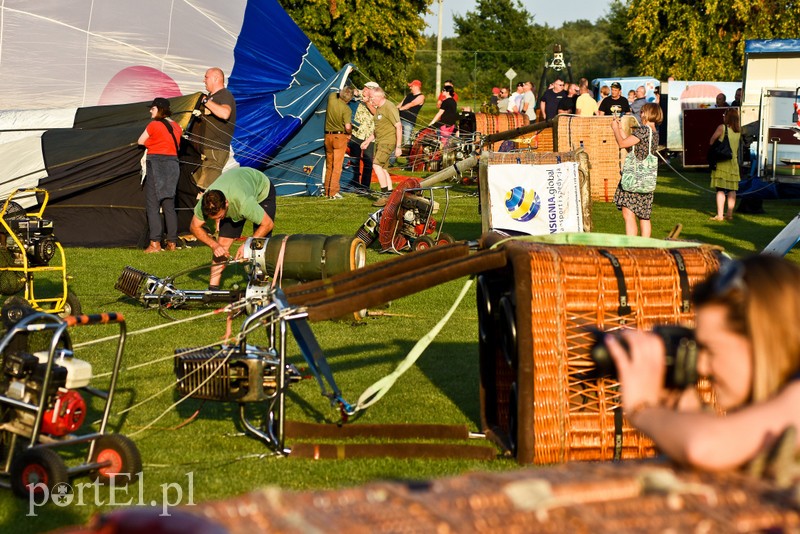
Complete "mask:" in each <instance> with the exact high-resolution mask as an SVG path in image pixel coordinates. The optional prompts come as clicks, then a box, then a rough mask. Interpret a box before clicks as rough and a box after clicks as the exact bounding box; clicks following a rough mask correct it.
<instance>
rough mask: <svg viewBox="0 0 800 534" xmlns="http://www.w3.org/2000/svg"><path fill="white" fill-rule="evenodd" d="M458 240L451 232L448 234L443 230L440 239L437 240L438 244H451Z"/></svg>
mask: <svg viewBox="0 0 800 534" xmlns="http://www.w3.org/2000/svg"><path fill="white" fill-rule="evenodd" d="M455 242H456V240H455V239H454V238H453V236H451V235H450V234H446V233H444V232H442V233H441V234H439V239H437V240H436V244H437V245H449V244H450V243H455Z"/></svg>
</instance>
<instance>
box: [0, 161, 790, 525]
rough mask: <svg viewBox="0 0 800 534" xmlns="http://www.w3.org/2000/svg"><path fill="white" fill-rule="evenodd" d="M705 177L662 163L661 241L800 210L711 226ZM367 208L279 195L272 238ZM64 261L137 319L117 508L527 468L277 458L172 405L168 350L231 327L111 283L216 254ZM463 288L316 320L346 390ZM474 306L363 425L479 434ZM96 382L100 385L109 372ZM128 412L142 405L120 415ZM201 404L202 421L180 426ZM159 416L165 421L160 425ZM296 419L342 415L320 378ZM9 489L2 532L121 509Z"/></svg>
mask: <svg viewBox="0 0 800 534" xmlns="http://www.w3.org/2000/svg"><path fill="white" fill-rule="evenodd" d="M707 184H708V174H707V173H704V172H693V173H687V177H686V179H685V178H682V177H679V176H677V175H676V174H675V173H674V172H673V171H671V170H669V169H667V168H665V167H663V168H662V169H661V172H660V178H659V185H658V189H657V192H656V197H655V198H656V200H655V206H654V210H653V236H654V237H664V236H666V235H667V233H668V232H669V231H670V230H671V229H672V228H673V226H675V225H676V224H678V223H680V224H682V225H683V232H682V234H681V237H682V238H684V239H690V240H698V241H702V242H705V243H710V244H715V245H719V246H721V247H723V248H725V250H727V251H728V252H729V253H730V254H732V255H734V256H738V255H743V254H747V253H752V252H757V251H759V250H760V249H761V248H763V247H764V246H765V245H766V244H767V243H768V242H769V241H770V240H771V239H772V238H773V237H774V236H775V235H776V234H777V233H778V232H779V231H780V229H781V228H783V226H784V225H785V224H786V223H787V222H788V221H789V220H791V219H792V218H793V217H794V216H795V215H796V214H797V212H798V210H800V202H797V201H774V202H766V203H765V209H766V211H767V213H766V214H763V215H738V216H737V217H736V219H735V220H734V221H733V222H732V223H730V222H723V223H720V222H715V221H710V220H709V217H710V216H711V215H712V214H713V213H712V211H713V195H712V193H711V192H709V191H708V189H707ZM475 193H476V188H475V187H474V186H461V185H459V186H454V187H453V189H452V195H451V203H450V210H449V212H448V218H447V221H446V222H445V231H447V232H449V233H451V234H452V235H454V236H455V237H456V239H474V238H477V237H478V236H479V235H480V232H481V226H480V216H479V214H478V210H477V198H476V196H475ZM370 203H371V201H370V200H368V199H366V198H363V197H357V196H353V195H348V196H346V198H345V199H344V200H341V201H337V202H326V201H323V200H320V199H317V198H284V197H279V199H278V214H277V217H276V233H290V234H294V233H321V234H353V233H355V231H356V230H357V228H358V227H359V226H360V225H361V224H362V223H363V222H364V220H365V219H366V218H367V216H368V215H369V214H370V213H372V212H373V211H374V209H375V208H372V207H371V206H370ZM593 221H594V228H595V231H597V232H606V233H622V232H623V224H622V218H621V216H620V215H619V213H618V212H617V210H616V208H615V207H614V206H613V205H610V204H604V203H595V204H594V211H593ZM56 230H57V229H56ZM797 254H798V253H797V252H792V253H791V255H790V257H791V258H793V259H794V260H797V259H798V256H797ZM67 258H68V271H69V273H70V274H71V275H72V277H73V281H72V285H71V287H72V288H73V290H74V291H75V292H76V293H77V294H78V296H79V297H80V300H81V303H82V306H83V311H84V312H85V313H93V312H103V311H106V312H107V311H118V312H122V313H124V314H125V316H126V318H127V324H128V329H129V337H128V342H127V346H126V351H125V356H124V366H125V367H126V369H125V370H124V372H123V373H122V376H121V380H120V387H119V390H118V398H117V400H116V402H115V410H114V412H115V415H114V417H112V423H113V429H114V430H115V431H118V432H120V433H122V434H126V435H128V436H130V437H132V439H133V440H134V441H135V442H136V444H137V445H138V447H139V449H140V451H141V454H142V458H143V462H144V476H143V480H142V481H141V482H140V483H139V484H138V485H137V486H134V488H133V489H132V490H131V492H130V493H128V494H126V493H124V492H118V493H117V494H116V502H118V503H119V502H126V501H128V500H129V499H133V502H132V504H138V503H139V502H140V497H139V496H140V495H141V496H142V499H141V502H144V503H151V502H155V503H157V505H159V506H160V505H162V504H163V503H164V494H163V491H164V487H165V485H167V484H177V485H180V486H181V487H182V490H183V492H184V494H183V499H182V502H183V503H184V504H186V503H187V502H188V501H187V499H188V492H189V490H190V489H191V491H192V499H193V501H194V502H201V501H205V500H210V499H222V498H226V497H230V496H234V495H238V494H241V493H244V492H247V491H250V490H253V489H255V488H259V487H263V486H268V485H274V486H279V487H281V488H287V489H297V490H304V489H314V488H336V487H343V486H351V485H356V484H361V483H364V482H366V481H370V480H375V479H421V478H430V477H441V476H448V475H454V474H458V473H463V472H465V471H469V470H476V469H480V470H499V469H515V468H517V465H516V464H515V463H514V461H512V460H508V459H498V460H494V461H491V462H474V461H461V460H447V461H431V460H392V459H380V460H339V461H317V462H314V461H308V460H301V459H293V458H291V457H289V458H275V457H271V456H269V455H268V454H267V453H268V452H269V451H268V450H267V449H266V448H265V447H264V445H262V444H261V443H260V442H258V441H256V440H254V439H252V438H250V437H246V436H243V435H242V434H241V431H242V429H241V428H240V426H239V425H238V422H237V413H236V407H235V405H232V404H222V403H213V402H207V403H205V404H202V403H201V402H200V401H196V400H188V401H186V402H183V403H182V404H180V405H178V406H177V407H176V406H173V403H175V402H176V401H178V400H179V397H178V395H177V394H176V393H175V391H174V387H173V384H174V375H173V370H172V362H171V355H172V354H173V351H174V349H175V348H178V347H197V346H200V345H205V344H209V343H213V342H214V341H215V340H218V339H219V338H220V336H222V334H223V332H224V318H222V317H220V316H214V317H207V318H202V319H197V320H194V321H190V322H185V323H181V324H172V323H170V322H169V321H167V320H166V319H164V318H162V317H160V316H159V315H158V314H157V312H156V311H154V310H147V309H144V308H143V307H142V306H141V305H139V304H138V303H136V302H133V301H131V300H130V299H127V298H125V297H124V296H123V295H122V294H121V293H119V292H117V291H115V290H114V289H113V286H114V283H115V282H116V279H117V277H118V276H119V274H120V273H121V271H122V269H123V268H124V267H125V266H126V265H131V266H133V267H136V268H137V269H140V270H143V271H145V272H148V273H152V274H154V275H156V276H162V277H163V276H168V275H171V274H173V273H176V272H178V271H181V270H183V269H187V268H190V267H193V266H201V265H203V264H206V263H207V262H208V260H209V251H208V249H207V248H205V247H195V248H190V249H184V250H180V251H177V252H175V253H161V254H151V255H145V254H142V253H141V251H139V250H131V249H106V250H102V249H82V248H69V249H68V250H67ZM387 259H389V257H387V256H385V255H380V254H378V253H377V252H376V251H375V250H374V249H371V250H370V251H369V253H368V262H378V261H384V260H387ZM206 276H207V274H206V270H205V269H203V270H199V271H196V272H195V273H193V274H191V275H188V276H186V277H183V278H179V279H178V280H177V281H176V283H177V285H179V287H184V288H199V287H202V286H203V284H205V283H206V281H207V278H206ZM243 281H244V273H243V272H242V271H241V270H237V269H236V268H229V270H228V271H227V274H226V278H225V284H226V285H231V284H233V283H235V282H243ZM463 283H464V280H463V279H462V280H457V281H453V282H450V283H447V284H444V285H441V286H439V287H436V288H433V289H430V290H427V291H424V292H422V293H419V294H416V295H413V296H410V297H407V298H403V299H399V300H396V301H394V302H392V303H391V305H390V306H389V307H387V308H382V309H380V310H377V311H378V312H380V313H379V314H377V315H376V316H370V317H367V318H366V319H365V320H363V321H360V322H358V323H352V322H326V323H316V324H313V330H314V333H315V334H316V336H317V338H318V340H319V342H320V345H321V346H322V347H323V348H324V349H325V351H326V353H327V356H328V358H329V361H330V364H331V367H332V369H333V372H334V375H335V377H336V379H337V382H338V383H339V385H340V387H341V388H342V390H343V392H344V395H345V397H346V398H347V399H348V400H350V401H351V402H353V401H355V400H356V399H357V398H358V396H359V395H360V393H361V392H362V391H363V390H364V389H365V388H366V387H367V386H368V385H370V384H372V383H373V382H374V381H375V380H377V379H379V378H381V377H383V376H384V375H386V374H387V373H389V372H390V371H392V370H393V369H394V367H395V366H396V365H397V363H399V362H400V360H401V359H402V358H403V357H404V356H405V355H406V354H407V352H408V351H409V349H410V348H411V347H412V346H413V344H414V343H415V341H416V340H417V339H418V338H419V337H420V336H422V335H423V334H425V333H426V332H427V331H428V330H429V329H430V328H431V327H432V326H433V324H434V323H435V322H436V321H437V320H438V319H439V318H440V317H441V315H442V314H443V313H445V312H446V311H447V309H448V308H449V307H450V305H451V304H452V302H453V300H454V299H455V297H456V295H457V293H458V291H459V290H460V288H461V286H462V285H463ZM184 284H185V285H184ZM474 302H475V298H474V290H473V291H472V294H471V295H468V297H467V299H465V301H464V302H463V303H462V304H461V306H460V307H459V308H458V310H457V311H456V313H455V314H454V315H453V317H452V319H451V321H450V322H449V323H448V324H447V325H446V326H445V327H444V329H443V330H442V332H441V334H440V335H439V337H438V338H437V339H436V340H435V341H434V342H433V343H432V345H431V346H430V347H429V348H428V350H427V351H426V352H425V354H423V356H422V357H421V359H420V360H419V362H418V364H417V365H416V366H414V367H413V368H412V369H411V370H410V371H409V372H408V373H406V374H405V375H404V376H403V377H402V378H401V379H400V380H399V381H398V382H397V384H396V386H395V388H394V389H393V390H391V391H390V392H389V394H387V395H386V396H385V397H384V398H383V399H382V400H381V401H380V402H378V403H377V404H376V405H375V406H374V407H372V408H370V409H369V410H368V411H367V412H366V413H365V414H364V415H363V416H362V417H361V418H360V420H359V421H358V422H360V423H406V422H415V423H447V424H466V425H468V426H469V427H470V428H471V429H473V430H479V429H480V421H479V404H478V381H479V377H478V369H477V360H478V349H477V312H476V309H475V304H474ZM203 311H207V310H203V309H197V308H194V309H191V310H188V309H187V310H180V311H176V312H174V316H175V318H178V319H187V318H192V317H197V316H198V315H200V314H201V313H203ZM237 324H238V323H237ZM159 325H160V326H164V328H162V329H159V330H155V331H152V332H149V333H143V334H137V332H138V331H140V330H142V329H144V328H147V327H153V326H159ZM115 328H116V327H114V326H98V327H93V326H92V327H84V328H78V329H75V332H74V341H75V342H76V343H82V342H85V341H89V340H92V339H95V338H99V337H102V336H107V335H111V334H113V333H115V331H116V329H115ZM262 339H263V338H262ZM113 348H114V347H113V344H112V343H103V344H96V345H90V346H88V347H86V348H85V349H79V350H78V351H77V356H78V357H80V358H83V359H85V360H88V361H90V362H91V363H92V364H93V366H94V370H95V372H96V373H101V372H104V371H106V370H108V369H109V367H110V362H111V357H112V355H113ZM289 354H290V358H291V360H292V362H294V363H297V364H298V365H299V366H303V365H302V364H303V362H302V357H300V355H299V351H298V349H297V347H296V345H295V344H294V343H293V342H292V343H290V347H289ZM96 385H97V386H99V387H102V386H103V383H102V380H100V381H99V383H98V384H96ZM139 403H141V404H139ZM131 406H135V407H134V408H133V409H131V410H130V411H128V412H126V413H124V414H120V412H122V410H123V409H125V408H128V407H131ZM93 407H94V413H92V414H91V415H90V418H89V419H87V421H88V420H95V419H96V418H97V414H96V409H97V406H94V405H93ZM197 410H199V415H198V417H197V418H196V419H195V420H193V421H191V422H189V423H186V424H183V423H185V422H186V420H187V419H188V418H190V417H191V416H192V414H194V413H195V412H196V411H197ZM158 417H160V419H158V421H157V422H155V423H153V421H154V420H155V419H156V418H158ZM287 418H288V419H292V420H301V421H314V422H335V421H336V420H337V419H338V416H337V413H336V412H335V411H333V410H332V409H331V407H330V406H329V404H328V403H327V401H326V400H325V399H324V398H323V397H321V396H320V394H319V389H318V387H317V385H316V383H315V382H314V381H313V380H305V381H303V382H301V383H299V384H297V385H295V386H293V388H292V389H291V391H290V393H289V395H288V402H287ZM151 424H152V426H151V427H149V428H147V429H145V427H146V426H148V425H151ZM178 427H179V428H178ZM289 445H291V443H289ZM74 456H75V455H67V456H66V457H67V458H68V460H69V462H68V463H75V461H76V458H75V457H74ZM190 480H191V483H190ZM81 481H86V480H85V479H82V480H81V479H76V480H75V482H76V483H77V482H81ZM190 486H191V488H190ZM173 489H174V488H173ZM175 491H177V490H175ZM0 495H2V496H1V497H0V531H4V532H10V531H14V532H38V531H43V530H49V529H52V528H56V527H59V526H63V525H70V524H83V523H86V521H87V520H88V519H89V517H90V516H91V515H92V514H94V513H95V512H98V511H109V510H111V509H112V508H113V507H112V506H110V505H109V504H108V501H109V498H110V497H109V495H108V492H107V491H106V492H105V493H104V494H101V497H102V498H103V500H104V501H105V502H106V503H107V504H106V505H105V506H100V507H98V506H95V505H94V504H90V503H89V502H88V501H91V502H92V503H93V502H94V500H93V499H90V498H88V497H87V502H86V503H85V505H83V506H80V505H75V504H73V505H71V506H66V507H59V506H57V505H55V504H53V503H50V504H48V505H46V506H43V507H41V508H37V509H35V510H34V514H35V516H30V513H29V512H30V510H29V505H28V503H27V502H25V501H21V500H17V499H15V498H13V497H12V496H11V493H10V492H8V491H5V490H2V493H0ZM87 495H88V494H87ZM169 498H170V499H173V500H176V498H177V497H176V493H175V492H173V493H171V494H169Z"/></svg>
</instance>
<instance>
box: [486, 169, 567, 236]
mask: <svg viewBox="0 0 800 534" xmlns="http://www.w3.org/2000/svg"><path fill="white" fill-rule="evenodd" d="M488 182H489V205H490V209H491V215H490V227H491V228H492V229H503V230H513V231H516V232H522V233H525V234H528V235H544V234H556V233H560V232H582V231H583V216H582V210H581V198H580V188H579V185H578V164H577V163H575V162H567V163H558V164H555V165H522V164H511V165H508V164H497V165H489V168H488Z"/></svg>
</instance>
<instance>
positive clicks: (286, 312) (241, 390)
mask: <svg viewBox="0 0 800 534" xmlns="http://www.w3.org/2000/svg"><path fill="white" fill-rule="evenodd" d="M248 300H250V301H252V302H250V303H249V304H248V306H250V307H252V309H253V313H251V314H250V315H248V316H247V318H246V319H245V321H244V323H243V324H242V327H241V331H240V334H239V335H238V336H237V340H236V343H235V344H234V345H229V346H217V347H213V348H211V349H208V348H205V349H176V351H175V362H174V363H175V366H174V368H175V375H176V378H177V388H178V391H179V392H180V393H181V394H182V395H185V396H188V397H192V398H197V399H203V400H213V401H219V402H236V403H238V404H239V419H240V421H241V423H242V425H243V426H244V429H245V431H246V432H247V433H248V434H250V435H252V436H254V437H255V438H257V439H259V440H261V441H262V442H263V443H264V444H266V445H267V446H268V447H269V448H270V449H272V450H273V451H274V452H275V453H276V454H278V455H284V454H288V452H289V450H288V449H286V448H285V447H284V418H285V403H286V391H287V390H288V388H289V386H290V385H291V384H292V383H294V382H297V381H299V380H300V379H301V375H300V373H299V372H298V371H297V369H296V368H295V367H294V366H293V365H291V364H287V363H286V334H287V325H288V327H289V329H291V331H292V334H293V335H294V337H295V339H296V341H297V344H298V346H299V347H300V350H301V352H302V354H303V357H304V358H305V360H306V362H307V363H308V366H309V369H310V370H311V372H312V373H313V374H314V376H315V378H316V380H317V383H318V384H319V386H320V389H321V391H322V395H323V396H326V397H328V398H329V399H330V401H331V404H332V405H337V406H338V407H339V409H340V413H341V415H342V418H343V419H344V418H346V417H347V415H348V414H349V413H352V412H353V409H352V407H351V406H350V405H349V404H348V403H347V402H346V401H345V400H344V399H343V398H342V396H341V391H340V390H339V388H338V387H337V385H336V382H335V381H334V379H333V374H332V372H331V370H330V367H329V366H328V363H327V360H326V358H325V355H324V353H323V352H322V349H321V348H320V346H319V344H318V343H317V340H316V338H315V337H314V334H313V333H312V331H311V328H310V327H309V325H308V322H307V319H306V317H307V314H306V312H305V310H303V309H301V308H296V307H291V306H289V305H288V303H287V302H286V298H285V295H284V294H283V291H282V290H281V289H280V288H274V289H272V290H270V291H269V293H268V295H266V296H264V297H252V298H250V299H248ZM256 300H257V301H258V302H256ZM261 325H263V326H264V327H265V328H266V335H267V340H268V345H269V346H268V347H259V346H256V345H252V344H249V343H248V342H247V339H248V336H249V335H250V334H251V333H252V332H254V331H255V330H256V329H257V328H258V327H259V326H261ZM326 384H327V387H326ZM328 388H330V391H328ZM253 403H263V406H264V409H263V412H262V415H261V420H260V422H257V421H253V420H251V419H250V418H249V417H248V414H247V405H248V404H253Z"/></svg>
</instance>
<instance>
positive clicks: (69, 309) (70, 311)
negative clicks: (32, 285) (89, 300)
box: [58, 289, 81, 319]
mask: <svg viewBox="0 0 800 534" xmlns="http://www.w3.org/2000/svg"><path fill="white" fill-rule="evenodd" d="M80 314H81V301H80V300H78V295H76V294H75V293H73V292H72V290H71V289H68V290H67V300H66V302H64V309H63V310H61V312H59V314H58V316H59V317H61V318H62V319H63V318H64V317H66V316H68V315H80Z"/></svg>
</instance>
